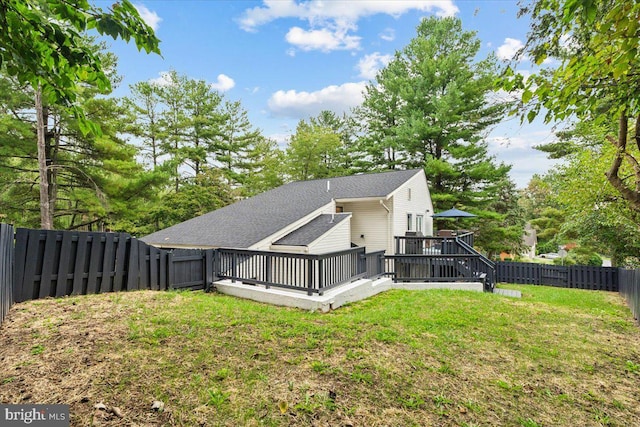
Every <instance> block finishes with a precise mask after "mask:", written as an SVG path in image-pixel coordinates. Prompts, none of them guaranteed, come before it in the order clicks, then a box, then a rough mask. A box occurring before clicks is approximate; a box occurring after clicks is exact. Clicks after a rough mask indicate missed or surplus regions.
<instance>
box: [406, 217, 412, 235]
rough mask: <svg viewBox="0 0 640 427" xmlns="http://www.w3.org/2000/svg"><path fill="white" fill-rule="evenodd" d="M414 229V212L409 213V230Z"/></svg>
mask: <svg viewBox="0 0 640 427" xmlns="http://www.w3.org/2000/svg"><path fill="white" fill-rule="evenodd" d="M411 230H413V214H407V231H411Z"/></svg>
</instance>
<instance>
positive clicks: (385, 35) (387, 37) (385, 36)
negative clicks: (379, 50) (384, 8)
mask: <svg viewBox="0 0 640 427" xmlns="http://www.w3.org/2000/svg"><path fill="white" fill-rule="evenodd" d="M380 38H381V39H382V40H384V41H387V42H392V41H394V40H395V39H396V30H394V29H393V28H385V30H384V31H383V32H382V33H380Z"/></svg>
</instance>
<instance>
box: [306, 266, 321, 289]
mask: <svg viewBox="0 0 640 427" xmlns="http://www.w3.org/2000/svg"><path fill="white" fill-rule="evenodd" d="M313 261H314V259H313V258H309V259H307V270H308V271H307V295H309V296H311V295H313ZM320 289H322V283H321V278H319V279H318V291H319V290H320Z"/></svg>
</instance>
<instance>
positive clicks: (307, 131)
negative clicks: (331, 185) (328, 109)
mask: <svg viewBox="0 0 640 427" xmlns="http://www.w3.org/2000/svg"><path fill="white" fill-rule="evenodd" d="M340 148H341V141H340V136H339V135H338V134H337V133H336V132H335V131H334V130H333V129H331V128H330V127H328V126H326V125H323V124H319V123H317V122H316V121H314V120H310V121H309V122H305V121H304V120H300V122H298V126H297V128H296V133H295V134H294V135H292V136H291V141H290V142H289V146H288V147H287V151H286V164H287V172H288V175H289V178H290V179H292V180H294V181H301V180H307V179H318V178H326V177H330V176H339V175H340V174H341V173H340V169H339V167H338V166H339V164H340V161H339V157H340Z"/></svg>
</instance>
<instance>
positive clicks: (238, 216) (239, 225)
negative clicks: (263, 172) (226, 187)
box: [140, 169, 420, 248]
mask: <svg viewBox="0 0 640 427" xmlns="http://www.w3.org/2000/svg"><path fill="white" fill-rule="evenodd" d="M419 172H420V169H413V170H405V171H389V172H382V173H374V174H361V175H351V176H345V177H335V178H326V179H317V180H312V181H296V182H292V183H289V184H285V185H282V186H280V187H278V188H274V189H273V190H269V191H266V192H264V193H262V194H258V195H257V196H254V197H251V198H249V199H245V200H241V201H239V202H236V203H233V204H231V205H229V206H225V207H224V208H221V209H217V210H215V211H213V212H209V213H207V214H204V215H201V216H199V217H196V218H192V219H190V220H188V221H185V222H181V223H179V224H176V225H174V226H172V227H169V228H166V229H164V230H160V231H158V232H155V233H153V234H149V235H148V236H145V237H143V238H141V239H140V240H142V241H144V242H146V243H149V244H156V245H163V246H165V247H171V245H177V246H180V245H188V246H194V247H199V246H201V247H211V246H213V247H233V248H247V247H250V246H252V245H254V244H256V243H258V242H259V241H261V240H263V239H265V238H267V237H269V236H271V235H272V234H274V233H276V232H278V231H279V230H282V229H283V228H285V227H287V226H288V225H290V224H292V223H294V222H295V221H297V220H299V219H301V218H303V217H305V216H306V215H309V214H310V213H312V212H314V211H315V210H317V209H319V208H321V207H322V206H325V205H326V204H328V203H330V202H331V199H350V198H366V197H386V196H387V195H389V194H391V193H393V191H395V190H396V189H397V188H398V187H400V186H401V185H402V184H404V183H405V182H406V181H407V180H409V179H410V178H411V177H413V176H414V175H416V174H417V173H419ZM327 181H329V182H330V185H329V191H327Z"/></svg>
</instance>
